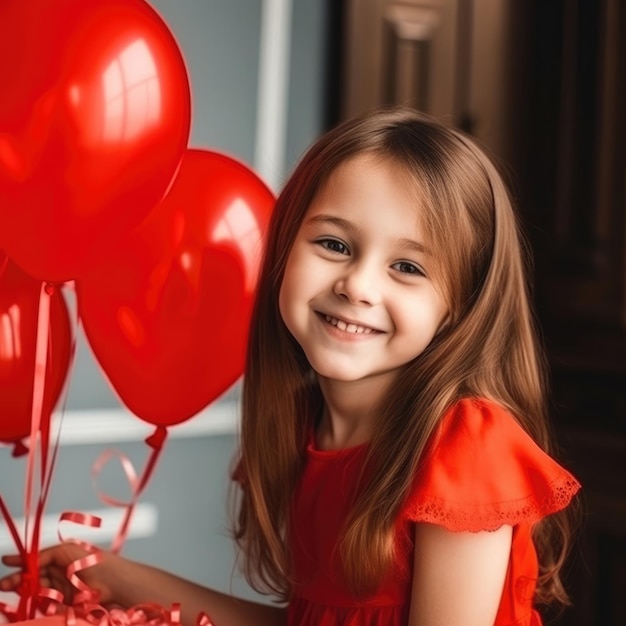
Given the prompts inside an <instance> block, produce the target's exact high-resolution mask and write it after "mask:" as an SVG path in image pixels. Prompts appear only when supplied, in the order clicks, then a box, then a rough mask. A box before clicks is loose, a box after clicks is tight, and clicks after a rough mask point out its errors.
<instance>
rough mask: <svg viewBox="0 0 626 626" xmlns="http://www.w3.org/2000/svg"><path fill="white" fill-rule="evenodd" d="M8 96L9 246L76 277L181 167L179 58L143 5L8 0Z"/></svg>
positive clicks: (4, 135) (185, 108)
mask: <svg viewBox="0 0 626 626" xmlns="http://www.w3.org/2000/svg"><path fill="white" fill-rule="evenodd" d="M0 92H1V93H2V96H1V97H0V247H2V248H4V249H5V251H6V253H7V254H8V255H9V257H10V258H11V259H12V260H13V261H15V262H16V263H17V264H18V265H20V266H21V267H22V269H24V270H25V271H27V272H28V273H29V274H31V275H32V276H34V277H37V278H39V279H42V280H48V281H62V280H69V279H73V278H76V277H77V276H78V275H80V273H82V271H83V270H84V269H85V268H86V267H88V266H89V264H90V263H91V262H92V261H93V260H94V259H95V258H97V257H98V256H101V255H102V254H104V253H106V248H107V247H108V245H110V243H111V241H112V240H113V239H114V238H116V237H117V236H118V235H119V233H122V232H124V231H127V230H130V229H131V228H134V227H135V226H137V225H138V224H139V223H140V222H141V220H143V218H144V217H145V216H146V215H147V214H148V213H149V211H150V210H151V209H152V208H153V207H154V206H156V205H157V204H158V203H159V202H160V200H161V199H162V198H163V196H164V194H165V192H166V190H167V188H168V186H169V184H170V183H171V181H172V178H173V176H174V174H175V172H176V170H177V167H178V166H179V164H180V159H181V157H182V155H183V153H184V151H185V149H186V147H187V141H188V138H189V126H190V116H191V105H190V93H189V82H188V78H187V72H186V69H185V65H184V61H183V58H182V55H181V53H180V50H179V49H178V46H177V44H176V42H175V40H174V38H173V36H172V34H171V32H170V31H169V30H168V28H167V26H166V25H165V23H164V22H163V21H162V20H161V19H160V18H159V16H158V15H157V14H156V13H155V12H154V10H153V9H152V8H151V7H150V6H149V5H148V4H147V3H146V2H144V0H97V1H94V0H26V1H25V0H2V2H0Z"/></svg>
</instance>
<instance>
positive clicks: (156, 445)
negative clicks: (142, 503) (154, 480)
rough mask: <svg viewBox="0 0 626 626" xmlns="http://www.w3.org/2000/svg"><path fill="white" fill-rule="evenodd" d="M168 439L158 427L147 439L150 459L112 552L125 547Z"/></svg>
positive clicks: (165, 433)
mask: <svg viewBox="0 0 626 626" xmlns="http://www.w3.org/2000/svg"><path fill="white" fill-rule="evenodd" d="M166 438H167V429H166V428H165V427H164V426H157V428H156V430H155V431H154V433H153V434H152V435H151V436H150V437H148V438H147V439H146V443H147V444H148V445H149V446H150V447H151V448H152V452H151V453H150V457H149V458H148V462H147V463H146V467H145V469H144V472H143V475H142V476H141V479H140V481H139V484H138V485H137V487H136V488H135V489H133V494H132V499H131V501H130V502H129V504H128V506H127V507H126V513H125V515H124V520H123V521H122V524H121V525H120V528H119V529H118V531H117V534H116V535H115V537H114V539H113V542H112V543H111V552H113V553H115V554H117V553H118V552H119V551H120V550H121V549H122V546H123V545H124V542H125V541H126V535H127V534H128V528H129V526H130V522H131V519H132V516H133V513H134V511H135V506H136V505H137V502H138V500H139V497H140V496H141V494H142V493H143V490H144V489H145V487H146V485H147V484H148V481H149V480H150V477H151V476H152V473H153V472H154V468H155V467H156V464H157V462H158V460H159V457H160V456H161V452H162V450H163V445H164V443H165V440H166Z"/></svg>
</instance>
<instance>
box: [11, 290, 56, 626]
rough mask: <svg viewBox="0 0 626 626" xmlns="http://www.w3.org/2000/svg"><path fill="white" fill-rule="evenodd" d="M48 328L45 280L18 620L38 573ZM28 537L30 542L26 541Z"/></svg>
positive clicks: (30, 609) (28, 605)
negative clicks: (37, 496) (37, 495)
mask: <svg viewBox="0 0 626 626" xmlns="http://www.w3.org/2000/svg"><path fill="white" fill-rule="evenodd" d="M49 331H50V292H49V290H48V287H47V285H46V284H45V283H42V284H41V289H40V292H39V308H38V315H37V340H36V344H35V371H34V379H33V402H32V408H31V421H30V446H29V452H28V461H27V467H26V488H25V496H24V519H25V522H24V541H25V544H26V546H27V547H26V559H25V564H24V565H25V568H24V573H23V575H22V582H23V584H22V588H21V590H20V602H19V606H18V617H19V619H22V620H23V619H28V618H30V619H32V618H33V617H34V616H35V603H34V602H33V599H34V597H35V596H36V595H37V586H38V580H39V577H38V573H39V536H38V535H39V530H40V528H39V526H40V518H41V513H42V507H41V502H39V505H38V506H37V508H36V514H35V526H34V528H33V532H32V535H31V532H30V528H29V526H30V522H31V517H32V515H33V508H34V507H33V491H34V484H33V483H34V477H35V465H36V458H37V436H38V434H39V433H41V437H40V439H39V441H40V444H41V448H40V452H41V455H40V465H41V468H40V469H41V485H43V483H44V477H45V471H46V467H45V465H46V462H47V454H46V453H44V443H45V444H46V446H47V444H48V436H49V428H50V415H49V414H48V415H47V416H46V415H44V414H43V395H44V387H45V381H46V365H47V358H48V337H49ZM29 539H30V540H31V541H30V544H29Z"/></svg>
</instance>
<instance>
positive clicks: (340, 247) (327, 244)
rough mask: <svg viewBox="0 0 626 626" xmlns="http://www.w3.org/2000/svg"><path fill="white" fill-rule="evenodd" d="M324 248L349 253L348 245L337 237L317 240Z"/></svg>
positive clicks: (339, 252) (338, 252)
mask: <svg viewBox="0 0 626 626" xmlns="http://www.w3.org/2000/svg"><path fill="white" fill-rule="evenodd" d="M317 243H318V244H319V245H320V246H322V248H326V250H330V251H331V252H336V253H337V254H348V252H349V251H348V246H346V244H345V243H342V242H341V241H338V240H337V239H320V240H319V241H318V242H317Z"/></svg>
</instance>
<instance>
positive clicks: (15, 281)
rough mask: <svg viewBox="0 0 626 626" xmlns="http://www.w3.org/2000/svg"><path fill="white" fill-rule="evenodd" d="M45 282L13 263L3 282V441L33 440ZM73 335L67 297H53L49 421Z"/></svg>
mask: <svg viewBox="0 0 626 626" xmlns="http://www.w3.org/2000/svg"><path fill="white" fill-rule="evenodd" d="M40 290H41V282H40V281H37V280H35V279H34V278H31V277H30V276H28V275H27V274H25V273H24V272H23V271H22V270H21V269H19V268H18V267H17V266H16V265H15V264H14V263H11V261H9V262H8V263H7V265H6V267H5V270H4V273H3V274H2V276H1V277H0V441H2V442H5V443H13V442H17V441H18V440H20V439H22V438H23V437H26V436H28V435H29V434H30V424H31V411H32V401H33V385H34V377H35V348H36V343H37V320H38V316H39V293H40ZM71 352H72V332H71V326H70V320H69V315H68V311H67V307H66V304H65V300H64V298H63V294H62V293H61V292H60V290H58V289H55V290H54V291H53V293H52V295H51V296H50V329H49V340H48V357H47V363H46V377H45V386H44V398H43V413H44V415H48V416H49V415H50V414H51V412H52V410H53V409H54V406H55V405H56V403H57V400H58V398H59V394H60V393H61V390H62V389H63V385H64V383H65V378H66V376H67V370H68V367H69V363H70V357H71Z"/></svg>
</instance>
